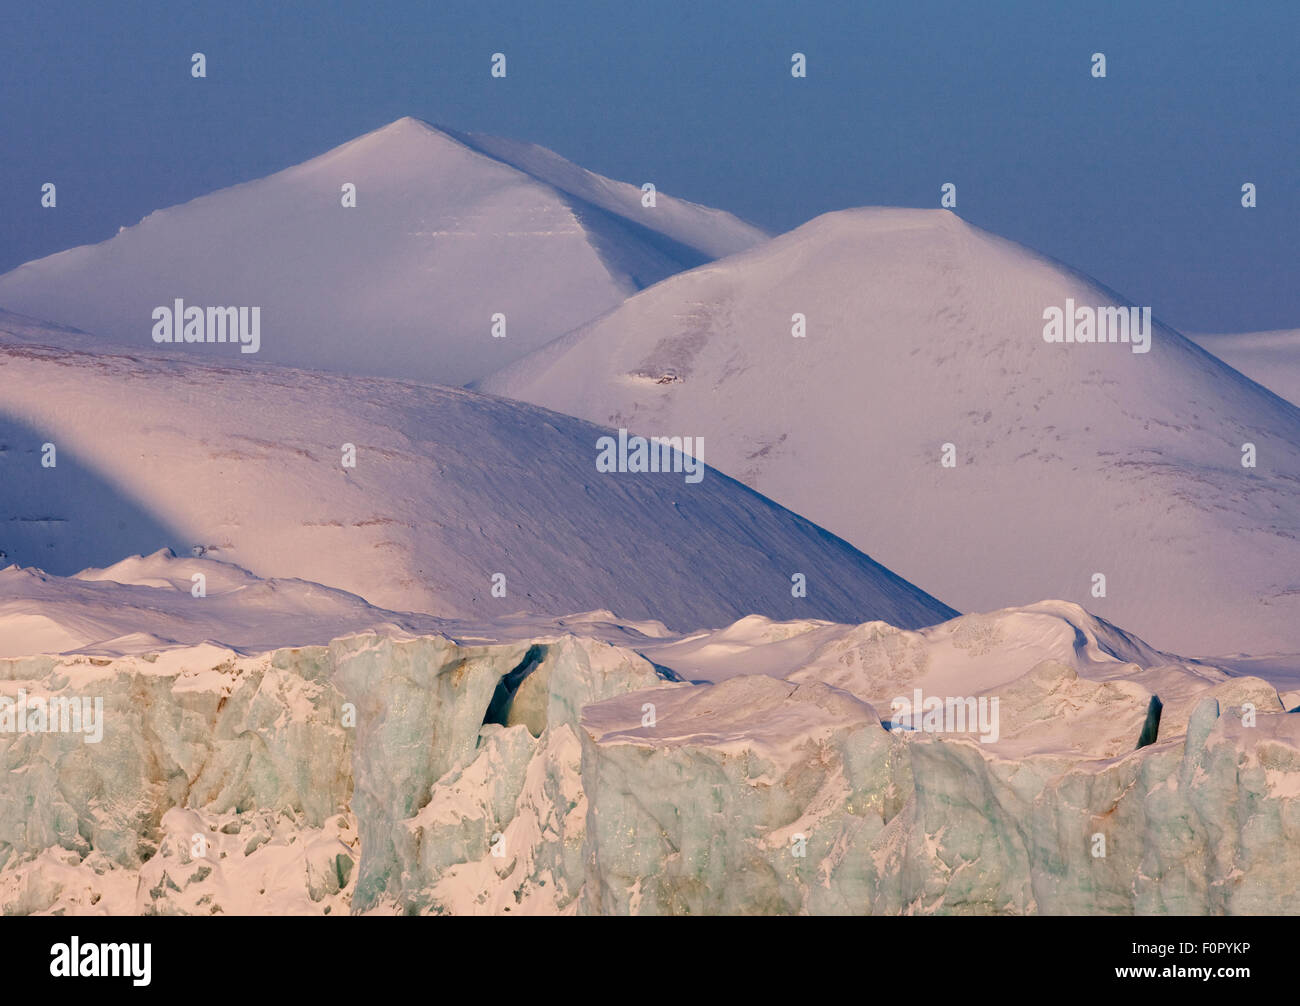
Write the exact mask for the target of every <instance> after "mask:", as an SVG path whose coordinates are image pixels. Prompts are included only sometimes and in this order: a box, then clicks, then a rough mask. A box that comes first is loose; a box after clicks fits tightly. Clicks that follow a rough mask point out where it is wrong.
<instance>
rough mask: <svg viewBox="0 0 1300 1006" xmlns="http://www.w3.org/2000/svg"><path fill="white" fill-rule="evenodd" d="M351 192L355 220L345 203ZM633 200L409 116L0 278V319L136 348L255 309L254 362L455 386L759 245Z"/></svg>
mask: <svg viewBox="0 0 1300 1006" xmlns="http://www.w3.org/2000/svg"><path fill="white" fill-rule="evenodd" d="M642 181H646V182H653V181H654V179H644V180H642ZM345 184H351V185H353V186H355V187H356V193H355V195H356V198H355V203H356V205H355V207H351V208H349V207H345V206H344V205H343V191H342V190H343V186H344V185H345ZM641 196H642V193H641V187H640V182H638V184H636V185H631V184H626V183H622V182H614V181H611V180H609V179H607V178H602V177H601V176H599V175H595V174H592V173H591V172H588V171H584V170H583V169H581V168H579V167H577V166H575V165H573V164H570V163H569V162H568V161H565V160H564V159H563V158H561V157H559V156H558V155H556V154H554V153H552V152H550V151H548V150H544V149H542V148H540V147H536V146H532V145H529V144H523V143H516V142H513V141H507V140H498V139H494V138H491V137H485V136H479V135H471V134H456V133H452V132H449V131H444V130H440V129H437V128H434V127H433V126H430V125H427V124H426V123H424V122H421V121H419V120H417V119H412V118H404V119H399V120H398V121H396V122H393V123H391V124H390V125H388V126H385V127H384V128H382V129H379V130H376V131H375V132H373V133H369V134H367V135H365V136H362V137H359V138H358V139H355V140H353V141H351V142H349V143H345V144H343V145H342V146H341V147H338V148H336V149H334V150H331V151H329V152H328V153H325V154H322V155H321V156H319V157H315V158H312V159H311V160H309V161H306V162H304V163H302V164H299V165H297V166H295V167H292V168H288V169H286V170H284V171H280V172H277V173H276V174H274V175H270V176H268V177H266V178H263V179H259V180H257V181H252V182H248V183H246V184H243V185H236V186H234V187H232V188H228V189H223V190H221V191H219V192H215V193H212V194H210V195H207V196H203V197H201V198H198V199H195V200H193V201H191V202H188V203H185V204H183V205H181V206H173V207H171V208H168V209H164V210H159V211H158V212H155V213H151V214H150V215H149V216H147V217H146V218H145V219H144V220H142V221H140V222H139V223H138V224H136V225H135V226H132V227H124V228H123V229H122V230H121V231H120V232H119V233H118V234H117V236H115V237H113V238H111V239H109V240H107V241H104V242H101V243H99V244H95V245H86V246H83V247H80V248H73V249H70V250H68V251H64V252H60V253H59V254H57V255H51V256H49V257H47V258H43V259H40V260H38V261H35V262H29V263H27V264H26V265H23V266H20V267H19V268H17V269H15V270H13V271H12V272H9V273H7V274H5V275H4V276H0V307H4V308H8V309H9V310H11V311H16V312H21V313H24V314H28V315H31V316H34V317H39V318H48V319H51V320H53V321H56V322H59V323H61V324H65V325H72V326H76V327H78V328H81V329H85V330H86V331H91V332H94V333H95V334H96V335H102V336H107V337H110V338H112V339H114V340H116V341H118V342H120V343H123V344H125V345H128V346H132V347H143V346H147V345H150V344H151V340H152V332H153V328H154V324H155V322H154V320H153V317H152V312H153V311H154V309H155V308H157V307H172V306H173V305H174V302H175V301H176V299H177V298H180V299H181V300H182V301H183V304H184V305H186V306H199V307H204V308H207V307H226V306H243V307H250V308H251V307H254V306H256V307H259V308H260V324H261V331H260V341H261V348H260V350H259V355H258V357H257V359H265V360H270V361H274V362H279V363H287V364H291V365H294V366H299V367H308V368H313V369H321V370H330V371H338V372H344V373H352V374H378V375H385V376H396V377H407V378H415V379H425V380H431V381H436V382H438V383H442V384H463V383H465V382H467V381H469V380H471V379H473V378H477V377H480V376H483V375H484V374H486V373H487V372H489V371H491V370H494V369H496V368H497V367H500V366H502V365H503V364H505V363H508V362H509V361H510V360H513V359H515V358H516V357H518V356H521V355H523V354H524V353H526V352H528V351H529V350H531V349H533V348H535V347H537V346H539V345H541V344H542V343H544V342H546V341H547V340H549V339H551V338H553V337H554V336H557V335H560V334H562V333H564V332H567V331H569V330H570V329H572V328H574V327H576V326H577V325H580V324H582V323H583V322H586V321H588V320H590V319H591V318H594V317H596V316H597V315H599V314H602V313H603V312H605V311H607V310H609V309H610V308H612V307H614V306H616V305H617V304H619V303H620V302H621V301H622V300H623V299H624V298H625V297H626V296H627V295H628V294H630V293H633V292H635V291H636V290H638V289H640V288H642V287H645V286H648V285H649V284H651V283H654V282H657V281H658V280H661V279H663V278H664V277H665V276H669V275H671V274H673V273H675V272H678V271H680V270H682V269H684V268H689V267H692V266H696V265H699V264H701V263H702V262H706V261H708V260H710V259H712V258H715V257H717V256H720V255H726V254H730V253H732V252H735V251H739V250H741V249H744V248H748V247H751V246H753V245H754V244H756V243H759V242H761V241H763V240H764V239H765V238H766V234H765V233H764V232H762V231H760V230H759V229H758V228H755V227H752V226H750V225H749V224H746V223H744V222H742V221H740V220H738V219H736V218H735V217H733V216H731V215H729V214H727V213H723V212H720V211H718V210H712V209H708V208H705V207H702V206H697V205H695V204H693V203H689V202H685V201H683V200H680V199H675V198H673V197H672V196H670V195H666V194H662V193H658V194H657V196H656V204H655V206H653V207H643V206H642V198H641ZM497 314H502V315H505V322H506V325H505V336H504V338H495V337H494V336H493V331H492V329H493V316H494V315H497ZM187 349H188V350H189V351H191V352H207V353H214V354H216V355H218V356H221V357H223V358H228V357H229V355H230V353H231V352H232V351H236V350H235V349H234V348H233V347H231V346H229V345H216V346H208V345H192V346H188V347H187Z"/></svg>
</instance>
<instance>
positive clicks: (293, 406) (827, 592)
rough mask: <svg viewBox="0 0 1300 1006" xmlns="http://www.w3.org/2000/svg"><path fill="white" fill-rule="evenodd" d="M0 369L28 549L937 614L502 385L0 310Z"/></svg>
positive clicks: (82, 557)
mask: <svg viewBox="0 0 1300 1006" xmlns="http://www.w3.org/2000/svg"><path fill="white" fill-rule="evenodd" d="M87 345H90V346H92V347H93V348H91V349H87V348H85V347H86V346H87ZM79 347H80V348H79ZM0 389H3V392H2V393H0V514H2V515H4V518H5V519H4V521H3V523H2V524H0V550H3V551H4V552H6V553H7V554H8V558H7V562H10V563H17V564H19V565H22V566H29V567H40V568H42V569H45V570H47V571H49V572H52V573H58V574H69V573H73V572H76V571H77V570H80V569H83V568H85V567H87V566H101V567H102V566H107V565H109V564H112V563H116V562H118V561H119V560H121V559H122V558H124V557H125V556H129V555H132V554H136V553H139V554H149V553H153V552H155V551H157V550H158V549H159V548H163V547H172V548H174V549H175V551H176V552H177V553H178V554H180V555H181V556H183V557H188V556H190V555H191V553H192V551H193V550H196V549H197V550H198V551H199V553H200V554H202V555H206V556H208V557H211V558H214V559H220V560H224V561H226V562H229V563H234V564H237V565H238V566H240V567H242V568H244V569H246V570H249V571H251V572H252V573H254V574H257V575H258V576H260V577H280V578H300V579H303V580H308V581H312V582H314V583H318V584H324V585H326V586H328V587H333V588H336V589H338V590H344V591H349V592H351V593H353V594H356V595H359V596H360V597H361V598H364V599H365V600H366V601H368V602H369V603H371V604H374V605H380V606H382V607H384V608H388V609H392V610H396V611H421V612H429V613H432V614H435V615H439V616H477V617H494V616H497V615H502V614H507V613H510V612H517V611H526V612H534V613H535V612H541V613H546V614H551V615H563V614H567V613H569V612H574V611H589V610H593V609H601V608H606V609H610V610H612V611H615V612H617V613H618V614H619V615H621V616H623V617H625V618H653V619H660V620H662V621H663V622H665V623H666V624H668V625H670V626H673V627H676V628H679V629H685V628H699V627H707V626H717V625H723V624H726V623H728V622H730V621H733V620H734V619H736V618H738V617H740V616H741V615H744V614H749V613H759V614H767V615H772V616H775V617H782V618H789V617H808V616H813V617H821V618H832V619H836V620H840V621H858V620H861V619H863V618H869V617H874V618H885V619H888V620H890V621H895V622H897V623H898V624H903V625H908V626H912V627H915V626H919V625H927V624H931V623H933V622H936V621H939V620H942V619H943V618H946V617H949V616H950V615H951V614H952V610H951V609H950V608H948V607H946V606H945V605H943V604H941V603H939V602H938V601H936V600H935V599H934V598H932V597H930V596H929V595H927V594H926V593H924V592H923V591H921V590H919V589H917V588H916V587H914V586H912V585H911V584H910V583H908V582H906V581H904V580H903V579H901V578H900V577H898V576H896V575H894V574H893V573H891V572H890V571H888V570H886V569H884V568H882V567H881V566H879V565H878V564H876V563H874V562H872V561H871V560H870V559H869V558H867V556H865V555H863V554H861V553H860V552H858V551H857V550H855V549H853V548H852V547H850V546H849V545H847V544H846V543H845V542H843V541H841V540H839V539H838V538H835V537H834V536H832V535H830V534H827V533H826V532H825V531H823V530H822V529H821V528H818V527H816V526H815V525H813V524H811V523H809V522H808V521H806V520H804V519H803V518H801V517H799V516H797V515H796V514H793V513H790V512H789V511H787V510H785V509H783V508H782V507H779V506H777V505H775V504H773V503H772V502H771V501H769V500H767V499H764V498H763V497H761V496H759V495H758V494H756V493H754V492H752V491H750V490H749V489H747V488H746V487H744V486H742V485H740V484H739V483H737V482H734V481H732V480H731V479H729V478H727V477H725V476H723V475H720V474H718V473H716V472H713V471H711V470H709V471H705V472H704V473H703V476H702V478H700V480H699V481H688V480H687V476H686V475H685V474H684V473H683V472H676V473H673V472H661V473H644V474H642V473H636V472H622V473H619V472H602V471H598V470H597V465H596V459H597V457H598V455H599V453H600V451H599V450H598V444H597V441H598V439H599V438H601V437H602V436H604V435H606V434H607V433H608V431H605V430H601V429H598V428H596V427H594V426H591V425H589V424H587V423H585V422H581V421H578V420H574V419H571V418H569V417H566V416H560V415H556V414H553V413H548V412H546V411H545V410H542V409H538V408H536V407H533V406H527V405H523V404H521V403H517V402H512V401H507V400H503V399H496V398H492V397H489V396H486V395H480V394H476V393H472V392H469V391H465V390H461V389H452V388H440V387H434V386H429V385H422V384H416V383H410V382H402V381H396V380H392V379H385V378H356V377H343V376H336V375H330V374H324V373H319V372H311V371H298V370H293V369H290V368H280V367H267V366H254V365H250V364H246V363H241V362H240V361H239V360H238V359H232V360H230V361H227V362H226V363H225V364H224V365H221V364H218V363H216V362H212V361H202V362H192V361H186V360H180V359H175V358H172V357H156V356H153V355H150V354H149V353H147V352H127V351H124V350H115V349H113V348H112V347H111V346H109V345H107V344H104V343H95V342H94V341H93V339H92V337H90V336H87V335H82V334H78V333H70V332H66V331H63V330H54V329H46V328H42V327H41V326H39V325H37V324H35V323H33V322H32V321H31V320H30V319H27V320H23V319H13V318H11V317H8V316H5V317H0ZM668 432H670V431H665V433H668ZM46 445H50V446H49V447H47V446H46ZM706 446H707V445H706ZM704 458H705V460H707V453H706V454H705V455H704ZM352 460H355V464H354V465H349V464H348V462H349V461H352ZM49 461H53V462H54V463H53V465H49V464H48V462H49ZM199 571H201V570H196V572H199ZM797 573H802V574H803V575H804V576H805V577H806V583H807V595H806V596H795V593H796V591H795V590H794V588H793V587H792V577H793V576H794V575H795V574H797ZM188 575H189V574H186V578H188ZM264 589H268V590H270V589H276V588H274V587H268V588H264ZM333 603H334V602H333V601H331V604H333ZM140 628H141V630H142V631H155V630H153V629H151V628H149V626H147V625H143V624H142V626H141V627H140ZM164 634H165V633H164ZM216 638H220V637H216Z"/></svg>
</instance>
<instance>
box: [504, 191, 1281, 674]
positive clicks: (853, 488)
mask: <svg viewBox="0 0 1300 1006" xmlns="http://www.w3.org/2000/svg"><path fill="white" fill-rule="evenodd" d="M1084 306H1087V307H1089V308H1091V309H1092V310H1093V312H1094V313H1098V314H1099V312H1098V309H1099V308H1104V307H1111V306H1127V305H1126V302H1125V301H1124V300H1123V299H1121V298H1120V297H1119V295H1117V294H1116V293H1114V292H1113V291H1109V290H1106V289H1104V288H1102V287H1100V286H1099V285H1097V284H1096V283H1094V282H1093V281H1091V280H1089V279H1088V278H1087V277H1084V276H1082V275H1079V274H1078V273H1075V272H1072V271H1070V270H1068V269H1066V268H1064V267H1062V266H1060V265H1059V264H1057V263H1055V262H1052V261H1049V260H1047V259H1045V258H1043V257H1042V256H1039V255H1037V254H1035V253H1032V252H1030V251H1028V250H1027V249H1025V248H1023V247H1020V246H1018V245H1015V244H1013V243H1011V242H1008V241H1005V240H1002V239H1000V238H997V237H995V236H993V235H991V234H988V233H986V232H984V231H981V230H979V229H978V228H976V227H973V226H971V225H969V224H966V223H965V222H963V221H962V220H960V219H959V218H958V217H956V216H955V215H953V214H951V213H948V212H946V211H941V210H907V209H862V210H852V211H844V212H839V213H832V214H828V215H826V216H823V217H819V218H817V219H816V220H814V221H812V222H810V223H808V224H806V225H804V226H803V227H800V228H798V229H797V230H795V231H793V232H791V233H789V234H786V235H782V236H781V237H778V238H775V239H773V240H772V241H770V242H768V243H767V244H764V245H762V246H760V247H758V248H755V249H752V250H750V251H747V252H743V253H740V254H738V255H734V256H731V257H729V258H727V259H724V260H720V261H717V262H714V263H712V264H709V265H705V266H702V267H700V268H697V269H694V270H692V271H690V272H687V273H683V274H681V275H678V276H674V277H672V278H670V279H668V280H666V281H665V282H663V283H660V284H658V285H657V286H655V287H653V288H651V289H649V290H646V291H643V292H642V293H640V294H638V295H636V296H634V297H632V298H630V299H629V300H628V301H627V302H626V303H625V304H623V305H622V306H621V307H619V308H618V309H616V310H614V311H612V312H610V313H609V314H607V315H605V316H603V317H602V318H600V319H597V320H596V321H594V322H592V323H591V324H589V325H586V326H583V327H581V328H579V329H578V330H576V331H575V332H573V333H571V334H569V335H567V336H565V337H563V338H561V339H558V340H556V341H555V342H554V343H552V344H550V345H548V346H547V347H544V348H543V349H541V350H539V351H538V352H537V353H535V354H532V355H531V356H529V357H526V358H524V359H522V360H520V361H518V362H516V363H515V364H513V365H511V366H509V367H507V368H505V369H504V370H503V371H501V372H500V373H499V374H497V375H494V376H493V377H491V378H489V379H487V380H486V381H484V382H481V385H480V386H481V387H482V388H484V389H486V390H489V391H492V392H495V393H498V394H502V395H507V396H511V397H514V398H518V399H522V400H524V401H529V402H533V403H536V404H539V405H543V406H546V407H548V408H552V409H556V410H558V411H562V412H566V413H569V414H571V415H576V416H581V417H583V418H585V419H589V420H591V421H593V422H598V423H602V424H609V425H611V426H624V427H627V428H629V429H631V430H632V431H634V432H649V433H653V432H657V431H660V430H680V431H681V432H682V433H683V434H692V435H696V436H703V437H704V438H705V439H706V441H707V442H708V443H709V450H710V452H711V454H710V463H712V464H714V465H716V466H717V467H718V468H720V469H721V470H723V471H725V472H727V473H728V474H730V475H732V476H734V477H736V478H738V479H740V480H741V481H743V482H745V483H747V484H749V485H751V486H753V487H754V488H756V489H758V490H759V491H760V492H762V493H764V494H766V495H768V496H770V497H771V498H773V499H774V500H776V501H778V502H780V503H782V504H784V505H786V506H788V507H790V508H792V509H794V510H796V511H798V512H799V513H802V514H804V515H806V516H807V517H809V518H810V519H812V520H814V521H816V522H817V523H819V524H820V525H821V526H823V527H826V528H827V529H829V530H831V531H832V532H834V533H835V534H838V535H840V536H842V537H844V538H846V539H847V540H849V541H850V542H853V543H855V544H857V545H858V546H859V547H868V548H869V549H870V551H871V553H872V554H873V555H874V556H876V557H878V558H879V559H880V560H881V561H883V562H884V563H885V564H886V565H888V566H890V567H891V568H893V569H897V570H901V571H904V572H905V573H906V575H907V576H909V577H912V578H914V579H915V580H916V582H919V583H922V584H925V585H926V587H927V588H928V589H931V590H934V591H935V592H936V593H937V594H938V595H939V596H941V597H943V598H944V599H945V600H947V601H949V602H950V603H952V604H955V605H956V606H958V607H959V608H961V609H964V610H988V609H991V608H997V607H1002V606H1006V605H1011V604H1025V603H1031V602H1034V601H1037V600H1039V599H1041V598H1045V597H1052V598H1061V599H1064V600H1069V601H1074V602H1077V603H1079V604H1082V605H1085V606H1086V607H1087V608H1088V610H1090V611H1093V612H1096V613H1098V614H1100V615H1102V616H1104V617H1106V618H1108V619H1110V620H1112V621H1115V622H1118V623H1120V624H1123V625H1125V626H1127V627H1130V628H1132V629H1133V630H1134V631H1137V632H1139V633H1140V634H1142V635H1143V636H1144V637H1145V638H1147V639H1149V640H1150V641H1152V642H1153V643H1155V644H1157V645H1160V646H1163V647H1167V648H1169V649H1174V650H1177V651H1178V652H1183V653H1189V652H1190V653H1197V652H1200V653H1222V652H1228V651H1242V652H1248V653H1264V652H1285V653H1295V652H1297V651H1300V632H1298V631H1297V628H1296V626H1297V625H1300V410H1297V409H1296V408H1295V407H1294V406H1292V405H1290V404H1288V403H1286V402H1284V401H1282V400H1280V399H1278V398H1277V397H1275V396H1274V395H1271V394H1269V393H1268V392H1267V391H1265V390H1264V389H1262V388H1261V387H1259V386H1258V385H1257V384H1255V383H1253V382H1252V381H1250V380H1248V379H1247V378H1246V377H1244V376H1242V375H1241V374H1239V373H1237V372H1236V371H1234V370H1232V369H1231V368H1229V367H1228V366H1226V365H1225V364H1223V363H1221V362H1220V361H1219V360H1218V359H1216V358H1214V357H1212V356H1210V355H1209V354H1207V353H1205V352H1203V351H1202V350H1201V349H1199V348H1198V347H1197V346H1196V345H1194V344H1193V343H1191V342H1189V341H1188V340H1186V339H1184V338H1183V337H1182V336H1180V335H1179V334H1177V333H1176V332H1174V331H1172V330H1170V329H1168V328H1166V327H1164V326H1162V325H1160V324H1159V323H1158V322H1153V325H1154V332H1153V334H1152V335H1151V341H1150V343H1149V350H1148V351H1147V352H1135V351H1134V349H1135V348H1141V347H1140V346H1136V345H1135V344H1134V343H1132V342H1130V343H1128V344H1125V343H1122V342H1116V343H1106V344H1088V343H1078V342H1072V343H1059V342H1047V341H1046V340H1045V338H1044V332H1045V328H1046V325H1047V324H1048V321H1047V320H1045V318H1047V317H1048V311H1049V309H1051V308H1053V307H1054V308H1056V309H1057V310H1058V311H1060V312H1064V311H1065V310H1067V309H1077V308H1080V307H1084ZM796 314H799V315H804V316H806V335H804V336H803V337H795V336H794V335H792V332H793V331H794V316H795V315H796ZM1138 320H1139V321H1140V315H1139V318H1138ZM1248 444H1250V445H1253V452H1254V460H1255V464H1256V466H1255V467H1253V468H1250V467H1244V466H1243V458H1244V457H1246V456H1247V453H1248V451H1249V449H1248V448H1246V446H1245V445H1248ZM945 445H951V452H950V456H949V460H951V461H952V462H953V466H952V467H946V466H945V465H944V460H945ZM1096 574H1103V575H1104V576H1105V584H1104V589H1105V596H1104V597H1103V596H1099V593H1100V589H1101V582H1100V581H1098V580H1096V579H1095V575H1096Z"/></svg>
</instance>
